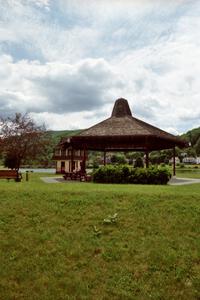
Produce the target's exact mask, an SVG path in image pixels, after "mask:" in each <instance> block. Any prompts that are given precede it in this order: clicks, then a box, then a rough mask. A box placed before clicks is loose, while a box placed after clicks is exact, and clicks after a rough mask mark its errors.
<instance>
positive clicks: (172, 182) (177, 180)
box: [40, 176, 200, 185]
mask: <svg viewBox="0 0 200 300" xmlns="http://www.w3.org/2000/svg"><path fill="white" fill-rule="evenodd" d="M40 179H41V180H42V181H44V182H45V183H64V182H80V181H77V180H74V181H72V180H69V181H66V180H65V179H64V178H63V177H58V176H57V177H40ZM193 183H200V179H193V178H177V177H172V178H171V179H170V181H169V183H168V184H169V185H187V184H193Z"/></svg>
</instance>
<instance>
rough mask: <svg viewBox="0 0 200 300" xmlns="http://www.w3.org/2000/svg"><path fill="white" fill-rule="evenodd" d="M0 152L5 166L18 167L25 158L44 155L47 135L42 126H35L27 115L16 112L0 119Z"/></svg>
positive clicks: (47, 144)
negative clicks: (11, 115)
mask: <svg viewBox="0 0 200 300" xmlns="http://www.w3.org/2000/svg"><path fill="white" fill-rule="evenodd" d="M0 136H1V140H0V153H1V155H2V156H3V157H4V163H5V165H6V166H8V167H10V168H14V169H19V168H20V166H21V164H22V163H24V162H26V161H27V160H36V159H39V158H40V159H41V157H42V156H45V155H46V151H47V147H48V146H49V137H48V136H47V134H46V131H45V127H44V126H37V125H36V124H35V123H34V121H33V120H32V119H31V118H30V117H29V115H27V114H25V115H21V114H19V113H16V115H15V116H14V117H7V118H1V119H0Z"/></svg>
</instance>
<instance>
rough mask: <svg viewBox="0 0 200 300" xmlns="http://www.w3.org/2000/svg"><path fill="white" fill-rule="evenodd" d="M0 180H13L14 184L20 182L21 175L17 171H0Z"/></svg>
mask: <svg viewBox="0 0 200 300" xmlns="http://www.w3.org/2000/svg"><path fill="white" fill-rule="evenodd" d="M0 179H7V180H10V179H14V180H15V181H16V182H20V181H21V179H22V174H21V173H19V172H18V171H17V170H0Z"/></svg>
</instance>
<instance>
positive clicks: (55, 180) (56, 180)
mask: <svg viewBox="0 0 200 300" xmlns="http://www.w3.org/2000/svg"><path fill="white" fill-rule="evenodd" d="M40 179H41V180H42V181H44V182H45V183H61V182H66V181H65V180H64V178H63V177H58V176H57V177H40Z"/></svg>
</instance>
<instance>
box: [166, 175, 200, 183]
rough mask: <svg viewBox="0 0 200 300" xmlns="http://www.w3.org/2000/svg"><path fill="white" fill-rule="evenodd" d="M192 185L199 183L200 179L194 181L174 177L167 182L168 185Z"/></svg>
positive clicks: (192, 179) (193, 179)
mask: <svg viewBox="0 0 200 300" xmlns="http://www.w3.org/2000/svg"><path fill="white" fill-rule="evenodd" d="M193 183H200V179H195V178H177V177H175V176H174V177H172V178H171V179H170V181H169V182H168V184H169V185H187V184H193Z"/></svg>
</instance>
